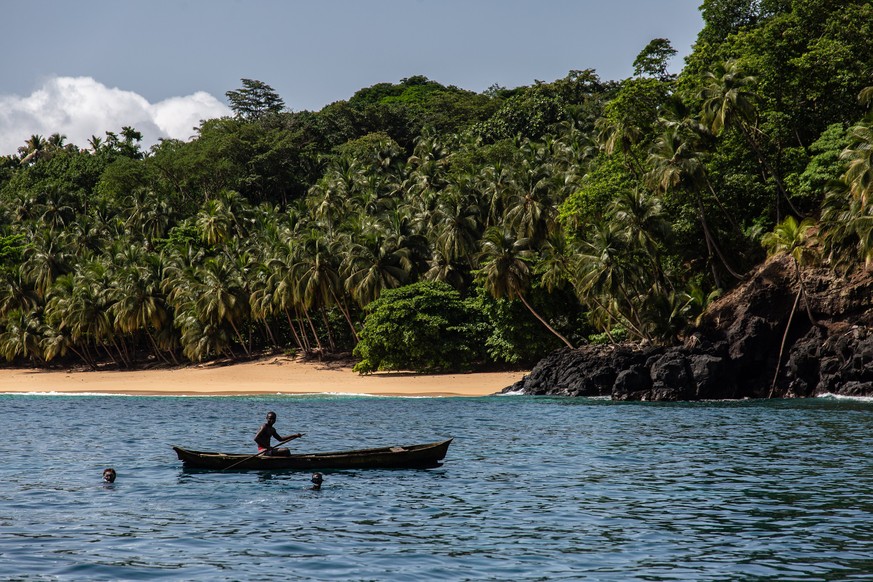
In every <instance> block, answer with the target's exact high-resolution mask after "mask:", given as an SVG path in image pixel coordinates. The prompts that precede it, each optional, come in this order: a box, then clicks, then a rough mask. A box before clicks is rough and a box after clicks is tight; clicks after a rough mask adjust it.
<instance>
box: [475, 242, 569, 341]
mask: <svg viewBox="0 0 873 582" xmlns="http://www.w3.org/2000/svg"><path fill="white" fill-rule="evenodd" d="M528 242H529V241H528V240H527V239H523V238H522V239H516V238H515V236H514V235H513V234H512V233H511V232H510V231H509V230H507V229H506V228H505V227H504V228H500V227H494V226H492V227H490V228H489V229H488V230H486V231H485V235H484V236H483V238H482V251H481V252H480V254H479V261H478V262H479V264H480V265H481V267H480V269H479V271H478V272H477V273H476V277H477V279H478V280H479V281H480V282H481V283H482V285H483V286H484V288H485V290H486V291H488V293H490V294H491V296H492V297H494V298H495V299H502V298H504V297H505V298H507V299H509V300H513V299H518V300H519V301H521V302H522V303H523V304H524V306H525V307H527V309H528V311H530V312H531V314H532V315H533V316H534V317H536V318H537V320H539V322H540V323H542V324H543V325H544V326H545V327H546V329H548V330H549V331H550V332H552V333H553V334H554V335H555V337H557V338H558V339H560V340H561V341H562V342H564V344H566V346H567V347H568V348H570V349H574V348H573V344H571V343H570V341H569V340H568V339H567V338H565V337H564V336H563V335H561V334H560V333H559V332H558V331H557V330H556V329H555V328H553V327H552V326H551V325H549V322H547V321H546V320H545V319H544V318H543V317H542V316H541V315H540V314H539V313H537V312H536V310H535V309H534V308H533V307H532V306H531V305H530V303H528V301H527V299H525V297H524V294H525V292H526V291H527V288H528V287H529V286H530V276H531V270H530V265H529V263H530V261H532V260H533V253H532V252H531V251H530V250H529V249H528Z"/></svg>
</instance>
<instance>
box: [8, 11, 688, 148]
mask: <svg viewBox="0 0 873 582" xmlns="http://www.w3.org/2000/svg"><path fill="white" fill-rule="evenodd" d="M699 4H700V0H611V1H608V0H607V1H601V0H575V1H572V0H537V1H521V0H466V1H461V0H441V1H437V0H358V1H354V0H284V1H283V0H249V1H243V0H172V1H171V0H149V1H145V0H137V1H132V0H111V1H110V0H88V1H85V2H73V1H70V0H41V1H40V2H15V3H4V4H3V9H2V12H0V13H2V19H0V54H2V55H3V56H2V58H0V154H3V153H11V152H12V151H14V150H15V148H16V147H17V146H18V145H21V144H22V143H23V142H24V140H25V139H27V137H29V136H30V135H31V134H32V133H40V134H43V135H47V134H49V133H53V132H54V131H60V132H61V133H65V134H66V135H68V137H69V139H70V141H72V142H74V143H77V144H78V145H85V143H84V141H85V140H87V137H88V136H90V135H91V134H96V135H102V134H103V132H104V131H105V130H114V131H117V130H118V129H120V127H121V125H134V126H135V127H137V129H140V130H141V131H144V133H146V141H149V142H154V141H155V140H156V139H157V138H158V137H163V136H168V135H169V136H171V137H179V138H182V139H186V138H187V137H189V136H190V134H191V133H193V131H192V130H191V128H192V127H193V126H195V125H197V120H199V119H203V118H206V117H213V116H216V115H221V114H224V113H226V111H227V109H226V99H225V96H224V93H225V91H228V90H230V89H236V88H238V87H239V86H240V81H239V80H240V78H243V77H245V78H253V79H259V80H261V81H264V82H266V83H268V84H270V85H271V86H272V87H273V88H274V89H276V91H277V92H278V93H279V94H280V95H281V96H282V98H283V99H284V100H285V103H286V104H287V105H288V106H289V107H290V108H291V109H293V110H302V109H310V110H318V109H320V108H322V107H323V106H325V105H327V104H329V103H331V102H333V101H337V100H341V99H347V98H349V97H350V96H351V95H352V94H353V93H354V92H355V91H356V90H358V89H360V88H362V87H367V86H370V85H373V84H375V83H380V82H397V81H399V80H400V79H402V78H404V77H409V76H412V75H425V76H427V77H429V78H431V79H433V80H435V81H438V82H440V83H443V84H446V85H457V86H459V87H462V88H465V89H470V90H473V91H482V90H484V89H486V88H487V87H489V86H490V85H492V84H494V83H497V84H499V85H502V86H504V87H516V86H519V85H528V84H531V83H532V82H534V81H535V80H537V79H539V80H542V81H552V80H555V79H557V78H560V77H563V76H564V75H566V74H567V72H568V71H570V70H571V69H586V68H593V69H596V71H597V73H598V74H599V75H600V77H601V78H603V79H621V78H625V77H628V76H630V75H631V73H632V70H633V67H632V63H633V60H634V58H635V56H636V55H637V54H638V53H639V51H640V50H642V48H643V47H644V46H645V45H646V44H647V43H648V41H649V40H651V39H652V38H657V37H664V38H669V39H670V40H671V42H672V43H673V46H674V48H676V50H677V51H678V52H679V55H678V56H677V58H676V59H674V62H673V63H672V67H671V68H672V69H673V70H674V71H677V70H679V69H680V68H681V66H682V57H684V56H685V55H687V54H688V53H689V52H690V50H691V46H692V43H693V42H694V40H695V39H696V36H697V33H698V32H699V30H700V29H701V27H702V25H703V24H702V20H701V17H700V12H699V10H698V6H699Z"/></svg>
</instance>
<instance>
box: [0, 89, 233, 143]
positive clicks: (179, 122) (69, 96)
mask: <svg viewBox="0 0 873 582" xmlns="http://www.w3.org/2000/svg"><path fill="white" fill-rule="evenodd" d="M230 113H231V111H230V109H228V107H227V106H226V105H224V104H223V103H221V102H220V101H219V100H218V99H216V98H215V97H213V96H212V95H210V94H209V93H206V92H203V91H198V92H196V93H194V94H193V95H187V96H184V97H171V98H169V99H165V100H163V101H159V102H158V103H154V104H152V103H149V102H148V100H147V99H145V98H144V97H142V96H141V95H139V94H137V93H134V92H133V91H124V90H122V89H118V88H110V87H107V86H106V85H104V84H102V83H100V82H98V81H95V80H94V79H92V78H91V77H54V78H52V79H49V80H47V81H46V82H45V83H44V84H43V86H42V87H41V88H40V89H38V90H36V91H34V92H33V93H32V94H30V95H28V96H26V97H21V96H18V95H0V155H4V154H12V153H15V152H17V150H18V147H19V146H21V145H24V142H25V141H26V140H27V139H28V138H29V137H30V136H31V135H33V134H39V135H42V136H43V137H47V136H49V135H51V134H53V133H60V134H62V135H66V136H67V142H68V143H73V144H76V145H77V146H79V147H83V148H84V147H87V146H88V139H89V138H90V137H91V136H92V135H96V136H98V137H101V138H102V137H104V136H105V133H106V132H107V131H114V132H116V133H117V132H119V131H120V130H121V128H122V127H123V126H126V125H129V126H131V127H133V128H134V129H136V130H137V131H139V132H141V133H142V134H143V142H142V145H143V147H144V148H148V147H150V146H151V145H152V144H155V143H157V141H158V139H160V138H163V137H171V138H176V139H182V140H188V139H190V138H191V137H192V136H193V135H194V128H195V127H196V126H198V125H200V121H201V120H204V119H212V118H214V117H221V116H224V115H230Z"/></svg>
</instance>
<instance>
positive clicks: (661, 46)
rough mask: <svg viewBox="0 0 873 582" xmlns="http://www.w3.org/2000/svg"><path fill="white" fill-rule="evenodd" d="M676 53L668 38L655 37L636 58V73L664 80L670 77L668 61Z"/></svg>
mask: <svg viewBox="0 0 873 582" xmlns="http://www.w3.org/2000/svg"><path fill="white" fill-rule="evenodd" d="M675 55H676V49H674V48H673V45H672V44H670V41H669V40H668V39H666V38H653V39H652V40H651V41H649V44H647V45H646V47H645V48H644V49H643V50H642V51H640V54H638V55H637V58H635V59H634V75H636V76H638V77H640V76H648V77H655V78H656V79H660V80H662V81H666V80H668V79H669V78H670V74H669V73H668V72H667V63H669V62H670V59H671V58H673V57H674V56H675Z"/></svg>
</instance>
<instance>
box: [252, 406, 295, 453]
mask: <svg viewBox="0 0 873 582" xmlns="http://www.w3.org/2000/svg"><path fill="white" fill-rule="evenodd" d="M275 423H276V413H275V412H273V411H270V412H268V413H267V422H265V423H264V424H263V426H261V428H260V430H258V434H256V435H255V442H256V443H257V445H258V452H259V453H260V452H264V451H266V452H264V456H268V457H271V456H279V455H282V456H287V455H290V454H291V451H290V450H289V449H286V448H281V449H275V448H272V447H270V439H276V440H277V441H279V442H282V441H290V440H291V439H299V438H300V437H302V436H303V433H299V432H298V433H297V434H292V435H290V436H284V437H283V436H279V433H277V432H276V429H275V428H273V424H275Z"/></svg>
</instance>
